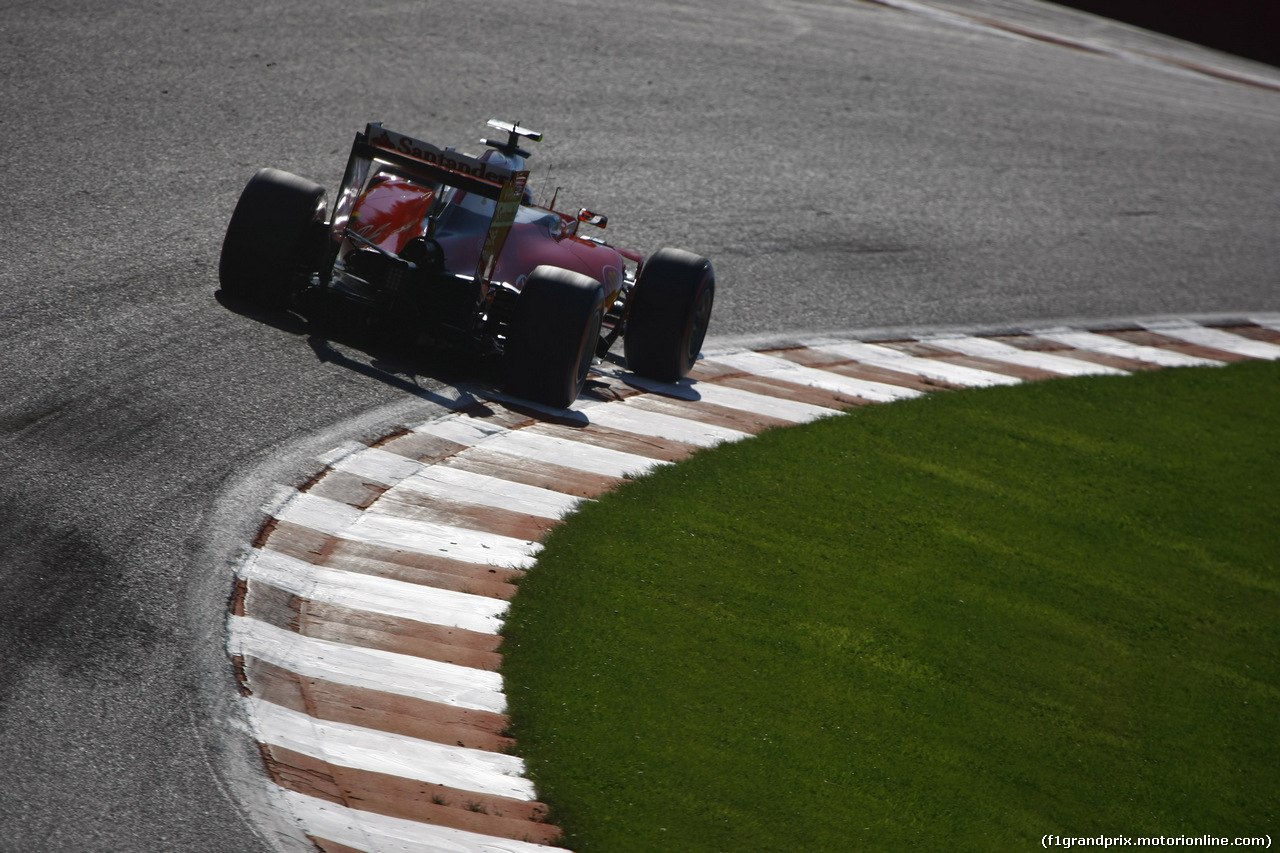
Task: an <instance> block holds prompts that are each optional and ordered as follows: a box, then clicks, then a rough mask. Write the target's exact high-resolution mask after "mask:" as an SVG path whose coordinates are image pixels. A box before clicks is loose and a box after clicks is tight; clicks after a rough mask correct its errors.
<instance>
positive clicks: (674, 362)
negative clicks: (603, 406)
mask: <svg viewBox="0 0 1280 853" xmlns="http://www.w3.org/2000/svg"><path fill="white" fill-rule="evenodd" d="M715 294H716V274H715V271H714V270H713V269H712V267H711V262H710V261H709V260H707V259H706V258H702V257H699V256H697V255H695V254H692V253H691V252H686V251H683V250H681V249H659V250H658V251H657V252H654V254H653V256H652V257H650V258H649V259H648V260H647V261H646V262H645V265H644V268H643V269H641V271H640V278H639V280H638V281H636V284H635V288H634V289H633V290H632V292H631V305H630V308H629V309H628V312H627V325H626V330H625V332H624V337H623V352H624V354H625V355H626V358H627V367H628V368H629V369H631V370H632V371H633V372H635V373H638V374H640V375H641V376H645V377H648V378H650V379H657V380H658V381H660V382H678V381H679V380H681V379H683V378H684V377H685V376H688V375H689V371H690V370H692V369H693V364H694V362H695V361H696V360H697V358H698V353H699V352H700V351H701V350H702V342H703V340H704V339H705V338H706V336H707V325H708V323H709V322H710V321H711V307H712V305H713V304H714V302H715Z"/></svg>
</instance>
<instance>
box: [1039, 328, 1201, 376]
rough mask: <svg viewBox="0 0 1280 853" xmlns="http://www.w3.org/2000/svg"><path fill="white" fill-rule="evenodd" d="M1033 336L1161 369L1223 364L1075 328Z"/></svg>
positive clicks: (1052, 330)
mask: <svg viewBox="0 0 1280 853" xmlns="http://www.w3.org/2000/svg"><path fill="white" fill-rule="evenodd" d="M1033 334H1034V335H1035V336H1036V337H1038V338H1044V339H1045V340H1047V341H1056V342H1057V343H1060V344H1066V345H1067V346H1069V347H1075V348H1076V349H1082V350H1089V351H1091V352H1100V353H1103V354H1104V355H1115V356H1119V357H1121V358H1132V359H1135V360H1137V361H1147V362H1150V363H1152V364H1158V365H1160V366H1161V367H1214V366H1220V365H1221V364H1222V362H1220V361H1213V360H1211V359H1207V358H1196V357H1195V356H1193V355H1185V354H1184V353H1180V352H1173V351H1172V350H1166V349H1160V348H1159V347H1148V346H1143V345H1142V344H1134V343H1130V342H1129V341H1123V340H1120V339H1119V338H1113V337H1111V336H1110V335H1100V334H1097V333H1096V332H1078V331H1075V330H1072V329H1045V330H1042V331H1038V332H1033Z"/></svg>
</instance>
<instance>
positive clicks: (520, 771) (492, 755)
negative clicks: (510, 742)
mask: <svg viewBox="0 0 1280 853" xmlns="http://www.w3.org/2000/svg"><path fill="white" fill-rule="evenodd" d="M245 701H246V703H247V704H248V705H249V709H250V713H251V714H252V715H253V718H254V722H255V724H256V728H257V735H258V737H259V738H260V739H261V740H262V742H263V743H268V744H271V745H273V746H282V747H284V748H285V749H291V750H293V751H294V752H300V753H302V754H303V755H310V756H311V757H313V758H319V759H320V760H322V761H327V762H329V763H330V764H337V765H339V766H342V767H350V768H352V769H355V770H365V771H368V772H371V773H386V774H388V775H390V776H399V777H401V778H403V779H413V780H416V781H418V782H427V783H430V784H434V785H448V786H449V787H451V788H460V789H462V790H464V791H474V792H475V793H477V794H491V795H493V796H496V797H510V798H511V799H514V800H524V801H526V802H531V801H533V800H536V799H537V795H536V794H535V793H534V790H533V783H532V782H530V781H529V780H528V779H526V778H524V770H525V767H524V762H523V761H521V760H520V759H519V758H517V757H516V756H514V755H504V754H502V753H500V752H486V751H484V750H480V749H469V748H467V747H463V746H449V745H447V744H442V743H433V742H432V741H429V740H420V739H419V738H414V737H408V736H406V735H401V734H395V733H392V732H383V731H378V730H377V729H366V728H363V727H361V726H353V725H351V724H350V723H335V722H332V721H329V720H319V719H316V718H315V717H312V716H309V715H307V714H302V713H299V712H298V711H293V710H290V709H289V708H285V707H283V706H282V705H276V704H273V703H271V702H266V701H263V700H262V699H257V698H254V697H249V698H247V699H246V700H245Z"/></svg>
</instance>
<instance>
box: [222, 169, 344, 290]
mask: <svg viewBox="0 0 1280 853" xmlns="http://www.w3.org/2000/svg"><path fill="white" fill-rule="evenodd" d="M327 212H328V211H327V208H326V206H325V202H324V187H322V186H320V185H319V184H317V183H313V182H312V181H308V180H307V179H305V178H300V177H298V176H297V175H292V174H289V173H288V172H282V171H280V170H279V169H262V170H261V171H259V172H258V174H256V175H254V176H253V177H252V178H250V179H249V183H248V184H246V185H245V188H244V192H242V193H240V201H239V202H237V203H236V209H235V211H234V212H233V213H232V214H231V222H230V223H229V224H228V225H227V235H226V237H224V238H223V240H222V257H221V259H220V260H219V263H218V280H219V282H221V284H222V290H223V292H225V293H226V294H227V295H229V296H232V297H234V298H236V299H241V300H244V301H246V302H250V303H253V304H255V305H260V306H262V307H264V308H286V307H288V305H289V299H290V296H291V295H292V293H293V290H294V288H295V287H296V286H297V285H298V284H299V283H301V282H303V281H305V280H306V279H307V277H308V276H309V275H310V274H311V273H312V272H314V271H315V270H316V269H317V267H318V266H319V264H320V258H321V256H322V255H323V253H324V237H325V217H326V215H327Z"/></svg>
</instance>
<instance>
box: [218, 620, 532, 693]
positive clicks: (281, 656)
mask: <svg viewBox="0 0 1280 853" xmlns="http://www.w3.org/2000/svg"><path fill="white" fill-rule="evenodd" d="M227 626H228V633H229V634H230V639H229V640H228V642H227V648H228V650H229V651H230V652H231V654H233V655H245V656H248V657H254V658H257V659H258V660H262V661H266V662H267V663H270V664H275V665H276V666H278V667H282V668H284V669H287V670H289V671H290V672H294V673H297V674H298V675H300V676H302V677H303V678H318V679H322V680H324V681H332V682H334V683H336V684H345V685H347V686H348V687H364V688H368V689H370V690H378V691H381V692H383V693H395V694H396V695H398V696H409V697H411V698H414V699H423V700H426V701H428V702H440V703H442V704H445V705H453V706H454V707H457V708H471V709H473V710H477V711H492V712H494V713H495V714H505V713H506V711H507V698H506V696H505V695H503V692H502V676H500V675H498V674H497V673H496V672H489V671H487V670H483V669H472V668H471V667H466V666H458V665H456V664H451V663H443V662H441V661H434V660H428V659H427V658H420V657H414V656H413V655H401V654H396V653H395V652H387V651H383V650H381V649H365V648H360V647H358V646H349V645H346V644H345V643H335V642H332V641H330V640H317V639H315V638H314V637H304V636H303V635H302V634H298V633H295V632H293V631H286V630H284V629H283V628H277V627H275V626H274V625H268V624H267V623H266V622H261V621H259V620H257V619H250V618H248V617H245V616H232V617H231V618H230V619H229V620H228V622H227Z"/></svg>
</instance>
